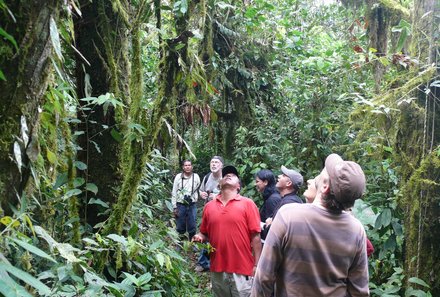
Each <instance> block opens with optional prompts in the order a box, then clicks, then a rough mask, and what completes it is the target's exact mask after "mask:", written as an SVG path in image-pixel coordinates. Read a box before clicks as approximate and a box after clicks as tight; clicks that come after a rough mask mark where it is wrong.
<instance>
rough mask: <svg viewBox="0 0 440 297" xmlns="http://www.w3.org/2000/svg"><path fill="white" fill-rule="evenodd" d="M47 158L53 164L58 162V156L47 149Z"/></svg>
mask: <svg viewBox="0 0 440 297" xmlns="http://www.w3.org/2000/svg"><path fill="white" fill-rule="evenodd" d="M46 157H47V160H48V161H49V162H50V163H52V164H56V163H57V161H58V158H57V156H56V155H55V154H54V153H53V152H52V151H51V150H49V149H46Z"/></svg>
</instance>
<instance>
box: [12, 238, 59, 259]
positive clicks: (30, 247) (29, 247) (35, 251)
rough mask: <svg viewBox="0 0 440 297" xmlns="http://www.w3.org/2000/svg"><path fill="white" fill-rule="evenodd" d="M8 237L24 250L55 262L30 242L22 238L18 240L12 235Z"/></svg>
mask: <svg viewBox="0 0 440 297" xmlns="http://www.w3.org/2000/svg"><path fill="white" fill-rule="evenodd" d="M9 239H10V240H12V241H13V242H15V243H16V244H18V245H19V246H21V247H22V248H24V249H25V250H27V251H29V252H31V253H33V254H35V255H37V256H39V257H42V258H45V259H47V260H49V261H52V262H54V263H57V261H55V259H54V258H52V257H51V256H50V255H48V254H47V253H46V252H44V251H42V250H40V249H39V248H37V247H36V246H34V245H31V244H29V243H27V242H25V241H22V240H19V239H16V238H12V237H9Z"/></svg>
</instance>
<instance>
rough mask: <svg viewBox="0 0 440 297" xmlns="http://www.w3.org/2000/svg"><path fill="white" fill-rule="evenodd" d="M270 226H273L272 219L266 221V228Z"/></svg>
mask: <svg viewBox="0 0 440 297" xmlns="http://www.w3.org/2000/svg"><path fill="white" fill-rule="evenodd" d="M270 224H272V218H267V219H266V226H269V225H270Z"/></svg>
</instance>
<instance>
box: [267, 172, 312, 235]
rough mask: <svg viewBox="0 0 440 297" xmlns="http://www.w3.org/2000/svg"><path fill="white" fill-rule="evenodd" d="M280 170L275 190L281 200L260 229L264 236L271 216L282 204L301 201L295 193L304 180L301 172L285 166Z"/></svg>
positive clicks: (271, 219)
mask: <svg viewBox="0 0 440 297" xmlns="http://www.w3.org/2000/svg"><path fill="white" fill-rule="evenodd" d="M281 172H282V174H280V175H278V181H277V184H276V187H277V190H278V192H279V193H280V195H281V200H280V202H279V203H278V205H277V206H276V207H275V210H274V212H273V216H272V217H271V218H267V219H266V222H265V224H264V226H263V229H262V230H261V233H262V234H264V236H266V234H267V233H268V232H269V228H270V225H271V224H272V221H273V218H275V215H276V214H277V212H278V210H279V209H280V208H281V207H282V206H283V205H286V204H289V203H303V201H302V200H301V198H299V196H298V195H297V193H298V190H299V188H300V187H301V186H302V184H303V182H304V178H303V176H302V175H301V173H299V172H298V171H296V170H293V169H288V168H286V167H285V166H281Z"/></svg>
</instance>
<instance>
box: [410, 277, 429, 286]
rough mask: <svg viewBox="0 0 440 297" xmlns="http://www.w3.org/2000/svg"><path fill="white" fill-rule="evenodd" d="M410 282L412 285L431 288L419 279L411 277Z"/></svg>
mask: <svg viewBox="0 0 440 297" xmlns="http://www.w3.org/2000/svg"><path fill="white" fill-rule="evenodd" d="M408 281H409V282H410V283H414V284H418V285H421V286H423V287H425V288H429V285H428V284H427V283H426V282H425V281H424V280H422V279H420V278H418V277H410V278H409V280H408Z"/></svg>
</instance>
